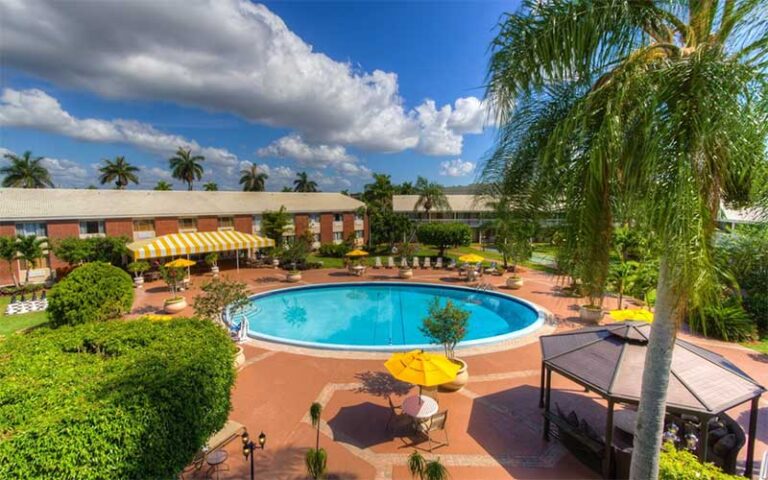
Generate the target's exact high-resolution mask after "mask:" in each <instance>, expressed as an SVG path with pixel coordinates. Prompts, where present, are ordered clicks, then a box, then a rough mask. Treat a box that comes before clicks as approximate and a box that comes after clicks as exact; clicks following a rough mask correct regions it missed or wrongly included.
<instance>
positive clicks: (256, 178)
mask: <svg viewBox="0 0 768 480" xmlns="http://www.w3.org/2000/svg"><path fill="white" fill-rule="evenodd" d="M268 178H269V175H267V174H266V173H264V172H262V171H260V170H259V167H257V166H256V165H251V166H250V167H248V168H244V169H242V170H240V185H242V186H243V191H244V192H263V191H264V186H265V185H264V184H265V182H266V181H267V179H268Z"/></svg>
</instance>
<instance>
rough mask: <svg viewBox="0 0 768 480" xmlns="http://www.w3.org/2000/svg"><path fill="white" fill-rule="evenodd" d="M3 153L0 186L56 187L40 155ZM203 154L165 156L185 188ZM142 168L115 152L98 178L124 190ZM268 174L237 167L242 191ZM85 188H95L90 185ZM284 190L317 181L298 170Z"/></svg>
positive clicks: (310, 187) (258, 186)
mask: <svg viewBox="0 0 768 480" xmlns="http://www.w3.org/2000/svg"><path fill="white" fill-rule="evenodd" d="M4 157H5V158H6V159H7V160H8V161H9V162H10V164H9V165H7V166H4V167H2V168H0V175H2V176H3V180H2V186H3V187H5V188H55V185H54V184H53V179H52V178H51V173H50V172H49V171H48V169H47V168H46V167H45V165H44V162H43V160H44V158H43V157H35V156H33V155H32V152H31V151H26V152H24V153H23V154H21V155H16V154H13V153H6V154H5V155H4ZM204 162H205V157H204V156H203V155H197V154H194V153H193V152H192V150H191V149H189V148H184V147H179V148H178V149H177V150H176V153H174V155H173V156H172V157H171V158H169V159H168V167H169V169H170V171H171V178H173V179H175V180H179V181H180V182H183V183H186V184H187V189H188V190H190V191H192V190H193V189H194V183H195V182H196V181H197V182H199V181H201V180H202V177H203V173H204V172H205V167H204ZM140 171H141V169H140V168H139V167H137V166H136V165H132V164H131V163H130V162H129V161H127V160H126V159H125V157H124V156H116V157H115V158H114V159H113V160H110V159H104V160H103V161H102V165H101V166H100V167H99V173H100V175H99V177H98V181H99V183H100V184H101V185H107V184H110V183H114V185H115V188H116V189H117V190H124V189H125V188H126V187H127V186H128V185H129V184H131V183H133V184H137V185H138V183H139V172H140ZM268 178H269V175H267V173H266V172H264V171H262V170H261V169H260V168H259V167H258V166H256V165H251V166H250V167H248V168H244V169H242V170H240V181H239V184H240V185H241V186H242V189H243V191H244V192H263V191H264V190H265V188H266V181H267V179H268ZM88 188H96V187H95V186H93V185H92V186H90V187H88ZM154 189H155V190H164V191H167V190H172V189H173V187H172V185H171V184H170V183H169V182H167V181H165V180H160V181H158V182H157V184H156V185H155V187H154ZM218 189H219V186H218V184H217V183H216V182H212V181H211V182H206V183H204V184H203V190H205V191H217V190H218ZM283 191H289V192H318V191H319V189H318V184H317V182H316V181H314V180H312V179H311V178H310V177H309V175H308V174H307V172H299V173H297V174H296V178H295V179H294V180H293V187H288V186H286V187H285V188H283Z"/></svg>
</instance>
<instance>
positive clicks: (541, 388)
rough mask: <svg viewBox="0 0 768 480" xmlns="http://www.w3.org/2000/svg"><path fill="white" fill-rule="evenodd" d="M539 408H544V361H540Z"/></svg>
mask: <svg viewBox="0 0 768 480" xmlns="http://www.w3.org/2000/svg"><path fill="white" fill-rule="evenodd" d="M539 408H544V362H541V383H540V386H539Z"/></svg>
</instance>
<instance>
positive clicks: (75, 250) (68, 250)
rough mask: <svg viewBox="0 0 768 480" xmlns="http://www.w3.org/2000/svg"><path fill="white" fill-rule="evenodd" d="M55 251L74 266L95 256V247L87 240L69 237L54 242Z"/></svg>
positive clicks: (55, 253)
mask: <svg viewBox="0 0 768 480" xmlns="http://www.w3.org/2000/svg"><path fill="white" fill-rule="evenodd" d="M53 253H54V255H56V256H57V257H58V258H59V259H61V260H64V261H65V262H67V263H68V264H69V265H70V266H72V267H73V266H75V265H80V264H82V263H84V262H87V261H88V259H89V258H91V257H92V256H93V248H92V244H91V243H89V242H88V241H86V240H83V239H80V238H78V237H67V238H62V239H61V240H59V241H57V242H55V243H54V244H53Z"/></svg>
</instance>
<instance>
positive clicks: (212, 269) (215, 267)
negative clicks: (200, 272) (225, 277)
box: [211, 265, 219, 277]
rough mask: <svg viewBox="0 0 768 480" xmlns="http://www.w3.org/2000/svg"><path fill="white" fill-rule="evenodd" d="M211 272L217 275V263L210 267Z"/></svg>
mask: <svg viewBox="0 0 768 480" xmlns="http://www.w3.org/2000/svg"><path fill="white" fill-rule="evenodd" d="M211 273H212V274H213V276H214V277H216V276H218V275H219V267H218V266H217V265H214V266H212V267H211Z"/></svg>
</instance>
